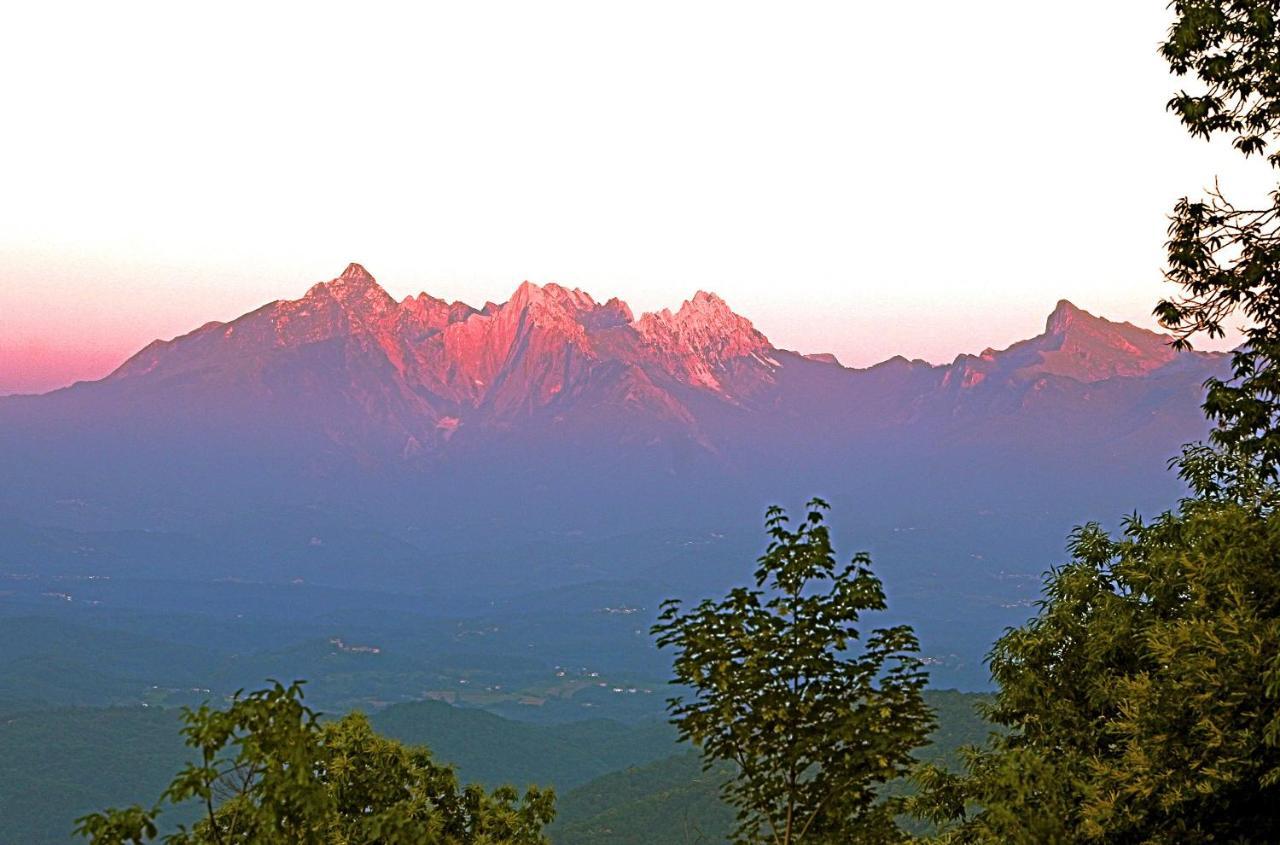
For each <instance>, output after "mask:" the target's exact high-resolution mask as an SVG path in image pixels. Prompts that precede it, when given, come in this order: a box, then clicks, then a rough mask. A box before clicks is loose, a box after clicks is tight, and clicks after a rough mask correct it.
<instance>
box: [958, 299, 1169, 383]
mask: <svg viewBox="0 0 1280 845" xmlns="http://www.w3.org/2000/svg"><path fill="white" fill-rule="evenodd" d="M1170 341H1171V338H1170V337H1169V336H1167V335H1162V334H1158V333H1156V332H1152V331H1148V330H1146V329H1141V328H1138V327H1137V326H1134V325H1133V324H1131V323H1113V322H1112V321H1110V320H1107V319H1105V318H1102V317H1096V316H1094V315H1093V314H1090V313H1089V312H1088V311H1084V310H1082V309H1080V308H1077V307H1076V306H1075V305H1072V304H1071V303H1070V302H1067V301H1066V300H1065V299H1064V300H1062V301H1060V302H1059V303H1058V305H1057V307H1056V308H1054V310H1053V313H1052V314H1050V315H1049V318H1048V320H1047V321H1046V322H1045V330H1044V333H1043V334H1041V335H1038V336H1036V337H1033V338H1031V339H1030V340H1024V341H1021V342H1020V343H1015V344H1014V345H1013V346H1010V347H1009V348H1008V349H1004V350H999V351H997V350H994V349H985V350H983V352H982V354H981V355H978V356H974V355H961V356H959V357H958V358H957V359H956V361H955V363H954V364H952V365H951V367H950V368H949V369H948V371H947V373H946V374H945V375H944V376H943V381H942V384H943V386H950V385H959V386H961V387H962V388H974V387H977V386H978V385H980V384H983V383H984V382H986V381H988V380H991V379H994V380H996V381H999V382H1001V383H1010V382H1015V383H1033V382H1037V381H1038V380H1039V379H1041V378H1042V377H1043V376H1045V375H1053V376H1061V377H1064V378H1069V379H1072V380H1073V381H1077V382H1081V383H1085V384H1089V383H1092V382H1098V381H1104V380H1106V379H1112V378H1125V377H1136V376H1142V375H1146V374H1147V373H1151V372H1154V371H1156V370H1158V369H1160V368H1162V367H1164V366H1166V365H1168V364H1170V363H1172V362H1173V361H1174V360H1175V359H1177V357H1178V353H1177V352H1176V351H1174V349H1173V347H1172V346H1171V345H1170ZM1041 389H1043V386H1042V388H1041Z"/></svg>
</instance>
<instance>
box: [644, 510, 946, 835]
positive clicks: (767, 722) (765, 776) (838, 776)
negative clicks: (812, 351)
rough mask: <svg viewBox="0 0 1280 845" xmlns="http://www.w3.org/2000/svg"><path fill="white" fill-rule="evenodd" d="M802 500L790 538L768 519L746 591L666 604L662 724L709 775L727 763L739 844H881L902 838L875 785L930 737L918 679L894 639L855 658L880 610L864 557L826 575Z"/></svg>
mask: <svg viewBox="0 0 1280 845" xmlns="http://www.w3.org/2000/svg"><path fill="white" fill-rule="evenodd" d="M827 508H828V506H827V504H826V503H825V502H823V501H821V500H819V499H814V500H813V501H811V502H810V503H809V509H808V515H807V517H806V519H805V520H804V522H803V523H802V524H801V525H800V526H799V527H798V528H796V529H795V530H792V529H790V528H789V527H788V525H789V523H788V518H787V515H786V514H785V513H784V512H783V510H782V509H781V508H776V507H775V508H770V509H769V511H768V515H767V518H766V527H767V530H768V533H769V536H770V537H771V542H770V543H769V546H768V549H767V551H766V552H765V554H764V556H763V557H761V558H760V560H759V566H758V568H757V569H756V572H755V588H754V589H749V588H745V587H743V588H738V589H734V590H732V591H731V592H730V593H729V594H728V596H726V597H725V598H724V599H723V600H721V601H718V602H715V601H711V600H705V601H703V602H702V603H700V604H698V605H697V606H696V607H694V608H692V609H690V610H688V611H684V610H683V608H682V606H681V604H680V603H679V602H678V601H668V602H666V603H664V605H663V611H662V613H661V615H660V617H659V622H658V624H657V625H656V626H655V627H654V633H655V634H657V636H658V643H659V645H661V646H663V647H669V648H672V649H673V650H674V651H675V658H674V674H675V679H674V681H673V683H678V684H683V685H685V686H687V687H689V688H691V690H692V693H691V695H690V696H689V697H688V698H686V697H683V696H677V697H675V698H672V699H671V700H670V703H669V704H670V711H671V714H672V721H673V723H674V724H675V725H676V726H677V727H678V729H679V731H680V735H681V737H682V738H684V739H689V740H692V741H693V742H694V743H695V744H696V745H698V746H699V747H701V749H702V751H703V754H704V758H705V760H706V762H707V765H708V766H710V765H713V764H714V763H715V762H717V761H729V762H731V763H733V764H735V765H736V769H735V772H736V775H735V777H733V778H732V779H731V780H730V781H729V782H727V783H726V785H725V798H726V799H727V800H728V801H729V802H730V803H731V804H733V805H734V806H735V807H737V808H738V811H739V814H738V820H739V826H738V830H737V839H738V840H739V841H742V842H758V841H772V842H777V843H782V845H791V843H799V842H832V843H835V842H839V843H845V842H850V841H858V842H882V841H896V840H898V839H899V838H900V837H901V834H900V833H899V831H898V829H897V827H896V825H895V824H894V821H893V817H892V812H891V810H890V808H889V807H888V806H887V805H886V804H885V803H884V802H882V801H880V800H879V795H878V792H877V786H878V785H879V784H881V783H883V782H884V781H886V780H890V779H892V778H894V777H897V776H899V775H901V774H902V773H903V772H904V771H905V770H906V768H907V765H908V762H909V760H910V752H911V751H912V749H914V748H916V747H918V746H920V745H923V744H924V743H925V741H926V736H927V735H928V732H929V730H930V729H931V728H932V726H933V722H932V716H931V714H930V711H929V709H928V707H927V706H926V705H925V703H924V701H923V698H922V696H921V690H922V688H923V687H924V684H925V674H924V672H923V671H922V670H921V664H920V662H919V660H917V659H916V658H915V657H914V653H915V652H916V651H917V650H918V646H917V643H916V638H915V635H914V634H913V633H912V631H911V629H910V628H909V627H906V626H897V627H890V628H881V629H876V630H874V631H872V632H871V634H870V635H869V636H868V637H867V638H866V641H865V644H864V645H863V647H862V648H861V650H860V651H855V650H854V649H853V648H851V646H852V645H853V643H854V641H856V640H857V639H858V638H859V633H858V630H857V628H856V627H855V625H856V623H857V622H858V620H859V617H860V616H861V614H862V613H864V612H866V611H875V610H883V609H884V608H885V596H884V590H883V589H882V587H881V584H880V581H879V579H877V578H876V577H875V576H874V575H873V574H872V572H871V568H870V563H871V562H870V558H869V557H868V556H867V555H865V554H858V555H856V556H854V558H853V560H852V562H851V563H849V564H848V565H846V566H843V567H840V566H838V565H837V563H836V558H835V554H834V552H833V550H832V546H831V538H830V535H829V532H828V529H827V526H826V525H825V524H824V512H825V511H826V510H827Z"/></svg>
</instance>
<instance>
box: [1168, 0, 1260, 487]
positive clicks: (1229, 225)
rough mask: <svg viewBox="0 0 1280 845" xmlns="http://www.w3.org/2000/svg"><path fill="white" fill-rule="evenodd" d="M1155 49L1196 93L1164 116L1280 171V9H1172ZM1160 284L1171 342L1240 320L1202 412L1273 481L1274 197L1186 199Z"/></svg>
mask: <svg viewBox="0 0 1280 845" xmlns="http://www.w3.org/2000/svg"><path fill="white" fill-rule="evenodd" d="M1171 7H1172V9H1173V10H1174V14H1175V20H1174V23H1173V25H1172V26H1171V28H1170V30H1169V35H1168V38H1167V39H1166V40H1165V42H1164V44H1163V45H1162V46H1161V48H1160V52H1161V54H1162V55H1163V56H1164V58H1165V59H1166V60H1167V61H1168V63H1169V66H1170V68H1171V69H1172V70H1173V71H1174V73H1176V74H1178V75H1185V74H1194V76H1195V77H1196V78H1197V80H1198V83H1199V87H1198V89H1197V90H1195V91H1192V92H1188V91H1186V90H1183V91H1180V92H1179V93H1178V94H1177V95H1176V96H1175V97H1173V99H1172V100H1170V101H1169V108H1170V110H1172V111H1173V112H1174V113H1175V114H1177V115H1178V116H1179V118H1181V120H1182V123H1183V125H1184V126H1185V127H1186V128H1187V130H1188V131H1189V132H1190V133H1191V134H1192V135H1195V136H1198V137H1201V138H1205V139H1209V138H1213V137H1215V136H1228V137H1230V138H1231V139H1232V143H1233V145H1234V146H1235V148H1236V149H1237V150H1239V151H1240V152H1241V153H1242V154H1243V155H1245V156H1246V157H1248V156H1263V157H1265V158H1266V160H1267V161H1268V162H1269V163H1270V165H1271V166H1272V167H1273V168H1280V35H1277V31H1278V29H1277V27H1278V26H1280V0H1175V2H1174V3H1172V4H1171ZM1167 253H1168V264H1167V268H1166V270H1165V276H1166V278H1167V279H1168V280H1169V281H1171V282H1173V283H1175V284H1176V285H1178V286H1179V287H1180V288H1181V294H1180V295H1179V296H1175V297H1172V298H1170V299H1168V300H1165V301H1163V302H1161V303H1160V304H1159V305H1158V306H1157V307H1156V315H1157V316H1158V317H1159V318H1160V320H1161V322H1162V323H1163V324H1164V325H1165V326H1167V327H1168V328H1170V329H1172V330H1173V331H1175V332H1176V333H1177V336H1178V339H1179V343H1180V345H1183V346H1185V345H1187V344H1188V343H1189V340H1190V338H1191V336H1192V335H1194V334H1196V333H1198V332H1204V333H1207V334H1208V335H1209V336H1210V337H1222V336H1223V335H1224V333H1225V329H1224V323H1225V322H1226V321H1227V319H1228V318H1230V317H1231V316H1232V315H1236V314H1238V315H1240V316H1242V317H1244V318H1245V319H1246V321H1247V324H1246V327H1245V343H1244V344H1243V345H1242V346H1241V347H1239V348H1238V349H1237V350H1236V352H1235V353H1234V355H1233V360H1232V377H1231V378H1230V379H1229V380H1222V379H1213V380H1211V381H1210V382H1209V383H1208V385H1207V387H1208V394H1207V396H1206V399H1205V405H1204V407H1205V410H1206V412H1207V413H1208V415H1209V417H1210V418H1211V419H1213V420H1215V421H1216V422H1217V423H1218V424H1219V426H1218V429H1217V430H1216V431H1215V432H1214V433H1213V440H1214V442H1215V443H1216V444H1217V445H1219V446H1221V447H1223V448H1226V449H1229V450H1231V451H1234V452H1237V453H1239V454H1242V455H1244V456H1246V457H1248V458H1249V459H1251V460H1253V461H1255V462H1256V464H1257V465H1258V466H1259V467H1262V468H1264V469H1265V470H1266V472H1267V473H1268V474H1269V475H1271V476H1274V472H1275V468H1276V467H1277V466H1280V425H1277V423H1280V366H1278V365H1280V190H1277V191H1273V192H1272V193H1271V194H1270V202H1269V203H1268V204H1264V205H1263V206H1262V207H1259V208H1250V207H1242V206H1240V205H1237V204H1236V203H1235V202H1234V201H1232V200H1231V199H1230V198H1228V197H1227V196H1225V195H1224V193H1223V192H1222V191H1221V190H1220V189H1219V188H1218V187H1217V186H1216V185H1215V187H1214V188H1213V190H1211V191H1209V192H1208V196H1206V197H1203V198H1201V199H1196V200H1192V199H1190V198H1186V197H1184V198H1183V199H1181V200H1180V201H1179V202H1178V203H1177V205H1176V206H1175V208H1174V211H1173V215H1172V218H1171V222H1170V225H1169V241H1168V244H1167Z"/></svg>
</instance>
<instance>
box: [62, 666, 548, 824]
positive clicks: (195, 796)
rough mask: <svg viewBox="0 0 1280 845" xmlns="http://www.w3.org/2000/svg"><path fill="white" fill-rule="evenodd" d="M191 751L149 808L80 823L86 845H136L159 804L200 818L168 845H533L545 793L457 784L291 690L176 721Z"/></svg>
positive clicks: (427, 759) (443, 769) (436, 767)
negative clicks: (194, 757)
mask: <svg viewBox="0 0 1280 845" xmlns="http://www.w3.org/2000/svg"><path fill="white" fill-rule="evenodd" d="M184 720H185V723H186V726H185V727H184V728H183V734H184V736H185V737H186V741H187V744H188V745H189V746H190V747H191V748H193V749H195V750H196V751H197V752H198V753H199V760H198V761H197V762H192V763H189V764H188V766H187V767H186V768H185V769H183V770H182V771H180V772H178V774H177V775H176V776H175V777H174V779H173V782H172V783H171V784H170V786H169V788H168V789H167V790H166V791H165V793H164V794H163V795H162V796H161V799H160V801H159V802H158V803H157V804H156V806H155V807H153V808H151V809H144V808H143V807H141V806H133V807H128V808H125V809H116V808H111V809H108V810H106V811H104V812H101V813H95V814H92V815H89V816H85V817H84V818H82V819H80V820H79V823H78V824H79V826H78V828H77V832H78V833H80V834H81V835H83V836H85V837H87V838H88V839H89V841H90V842H91V843H92V845H126V843H127V844H128V845H141V843H145V842H149V841H152V840H153V839H155V837H156V836H157V821H156V820H157V816H158V815H159V813H160V811H161V806H162V805H163V804H172V805H177V804H183V803H185V802H190V801H195V802H198V803H199V804H200V806H202V807H203V808H204V817H203V818H202V819H201V820H200V821H199V822H198V823H196V824H195V825H194V826H193V827H192V828H191V829H190V830H188V829H185V828H179V829H178V831H177V832H176V833H173V834H171V835H169V836H167V837H165V842H167V843H169V845H250V843H253V845H271V844H272V843H279V845H286V843H288V845H308V843H314V845H410V843H414V845H418V844H419V843H428V844H429V845H431V844H435V843H438V845H498V843H510V845H543V843H545V842H546V841H547V840H546V838H545V837H544V836H543V835H542V827H543V826H544V825H545V824H547V823H549V822H550V821H551V819H552V817H553V815H554V809H553V804H554V796H553V795H552V793H551V792H550V791H544V790H539V789H536V788H532V789H530V790H529V791H527V792H526V793H525V794H524V795H523V796H521V795H519V794H518V793H517V792H516V791H515V790H514V789H511V788H510V787H503V788H500V789H498V790H496V791H494V792H492V793H488V792H486V791H485V790H484V789H482V788H481V787H478V786H465V787H463V786H460V785H459V783H458V780H457V777H456V776H455V774H454V772H453V770H452V768H451V767H449V766H444V765H440V764H437V763H435V762H433V761H432V759H431V755H430V753H429V752H428V751H427V749H425V748H421V747H418V748H415V747H408V746H404V745H401V744H400V743H398V742H395V741H392V740H389V739H385V738H383V737H381V736H378V735H377V734H376V733H374V731H373V729H372V728H371V727H370V725H369V722H368V720H367V719H366V718H365V717H364V716H363V715H361V714H358V713H353V714H350V715H348V716H346V717H344V718H343V719H341V720H339V721H336V722H330V723H324V724H322V723H320V722H319V720H318V718H317V714H316V713H315V712H313V711H312V710H310V709H309V708H308V707H307V706H306V705H305V704H304V703H303V701H302V689H301V686H300V685H299V684H298V683H294V684H292V685H290V686H288V687H286V686H283V685H281V684H279V683H276V684H274V685H273V686H272V687H270V688H268V689H263V690H259V691H256V692H251V693H249V694H248V695H239V694H237V696H236V697H235V698H234V699H233V701H232V702H231V704H230V706H228V707H227V708H226V709H225V710H218V709H214V708H210V707H209V706H208V705H203V706H201V707H200V708H198V709H195V710H187V711H185V714H184Z"/></svg>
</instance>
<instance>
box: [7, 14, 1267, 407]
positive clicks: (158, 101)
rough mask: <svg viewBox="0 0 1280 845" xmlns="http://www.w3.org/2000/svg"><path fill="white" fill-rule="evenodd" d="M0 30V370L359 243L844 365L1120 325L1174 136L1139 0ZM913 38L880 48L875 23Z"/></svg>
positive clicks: (882, 40)
mask: <svg viewBox="0 0 1280 845" xmlns="http://www.w3.org/2000/svg"><path fill="white" fill-rule="evenodd" d="M6 17H8V18H11V20H9V21H8V22H7V26H6V28H7V29H8V30H9V31H10V32H21V33H22V37H21V38H16V39H11V41H10V42H9V43H7V45H6V49H5V50H4V51H0V73H2V74H3V75H4V78H6V79H21V80H23V83H22V84H21V85H9V86H4V87H3V90H0V108H2V109H3V113H4V114H5V115H6V118H7V119H6V124H7V125H8V126H9V127H11V131H9V132H7V133H6V134H5V137H4V140H3V144H4V146H5V154H4V156H3V160H4V162H5V164H4V165H0V166H2V167H4V168H6V169H5V171H4V172H3V173H2V174H0V175H2V176H3V179H2V180H0V190H3V193H4V197H5V200H4V202H3V203H0V392H27V391H42V390H47V389H50V388H53V387H57V386H60V385H63V384H66V383H69V382H71V381H73V380H76V379H82V378H96V377H100V376H102V375H104V374H105V373H106V372H108V371H109V370H110V369H111V368H112V367H113V366H114V365H116V364H118V363H119V362H121V361H123V360H124V358H125V357H127V356H128V355H129V354H131V353H132V352H134V351H136V350H137V349H138V348H140V347H142V346H143V345H145V344H146V343H147V342H149V341H150V340H152V339H154V338H157V337H164V338H167V337H172V336H174V335H177V334H181V333H183V332H186V331H189V330H191V329H193V328H195V327H197V326H199V325H200V324H202V323H204V322H207V321H208V320H213V319H218V320H227V319H231V318H234V317H236V316H238V315H239V314H241V313H244V312H246V311H248V310H251V309H253V308H255V307H257V306H259V305H262V304H263V303H266V302H268V301H271V300H273V299H278V298H292V297H296V296H299V295H301V294H302V293H303V292H304V291H305V290H306V288H307V287H308V286H309V285H310V284H311V283H313V282H315V281H319V280H323V279H327V278H331V277H332V276H334V275H336V274H337V273H339V272H341V270H342V268H343V267H344V266H345V265H346V263H347V262H349V261H359V262H361V263H363V264H364V265H365V266H366V267H368V268H369V270H370V271H371V272H372V273H373V274H374V275H375V276H377V277H378V278H379V280H380V281H381V282H382V283H383V285H384V286H385V287H386V288H387V289H388V290H389V291H390V292H391V293H392V294H393V295H395V296H397V297H401V296H404V295H407V294H409V293H417V292H418V291H420V290H424V289H425V290H427V291H428V292H430V293H432V294H434V295H437V296H442V297H445V298H449V299H463V300H466V301H469V302H472V303H475V304H482V303H483V302H484V301H485V300H486V299H492V300H495V301H498V300H503V299H505V298H507V297H508V296H509V295H510V293H511V292H512V291H513V290H514V288H515V287H516V285H517V284H518V283H519V282H520V281H521V280H523V279H531V280H533V281H537V282H546V281H558V282H560V283H562V284H566V285H570V286H577V287H582V288H583V289H585V290H587V291H589V292H590V293H592V294H593V295H595V296H596V297H597V298H607V297H609V296H615V295H616V296H620V297H622V298H623V299H625V300H627V301H628V302H629V303H631V305H632V307H633V308H634V309H635V310H636V311H637V312H638V311H642V310H651V309H655V308H661V307H664V306H672V307H674V306H676V305H678V304H679V303H680V301H681V300H682V299H684V298H686V297H688V296H689V295H691V294H692V293H693V292H694V291H695V290H697V289H700V288H701V289H707V290H713V291H716V292H717V293H719V294H721V295H722V296H723V297H724V298H725V299H726V300H728V302H729V303H730V305H732V306H733V307H734V308H735V309H736V310H738V311H739V312H740V313H742V314H744V315H745V316H747V317H748V318H750V319H751V320H753V321H754V322H755V323H756V325H757V326H758V327H759V328H760V329H761V330H762V331H764V332H765V334H767V335H768V336H769V337H770V338H771V339H772V340H773V341H774V342H775V343H776V344H778V345H779V346H783V347H788V348H796V349H800V350H802V351H807V352H808V351H815V352H816V351H830V352H835V353H836V354H837V355H838V356H840V358H841V359H842V360H843V361H845V362H846V363H848V364H853V365H866V364H870V363H874V362H876V361H879V360H882V359H884V358H887V357H889V356H891V355H894V354H903V355H907V356H908V357H921V358H925V359H927V360H931V361H935V362H943V361H949V360H951V359H952V358H954V356H955V355H956V354H958V353H960V352H974V351H979V350H981V349H982V348H984V347H986V346H996V347H1000V346H1004V345H1007V344H1008V343H1010V342H1013V341H1015V340H1018V339H1021V338H1025V337H1028V336H1031V335H1033V334H1035V333H1037V332H1038V331H1039V330H1040V329H1041V327H1042V325H1043V321H1044V318H1045V316H1046V315H1047V314H1048V312H1049V311H1050V310H1051V309H1052V308H1053V306H1054V303H1055V302H1056V301H1057V300H1058V299H1059V298H1062V297H1065V298H1068V299H1071V300H1072V301H1074V302H1075V303H1076V304H1077V305H1079V306H1081V307H1083V308H1086V309H1088V310H1091V311H1094V312H1096V313H1100V314H1103V315H1105V316H1108V317H1111V318H1113V319H1125V320H1131V321H1133V322H1135V323H1138V324H1139V325H1147V326H1150V325H1152V322H1151V319H1150V316H1149V315H1150V311H1151V307H1152V305H1153V304H1154V302H1155V301H1156V299H1157V298H1158V297H1159V296H1161V295H1162V293H1165V290H1164V286H1163V285H1162V283H1161V281H1160V267H1161V265H1162V261H1163V252H1162V242H1163V240H1164V227H1165V215H1166V214H1167V213H1168V210H1169V208H1170V207H1171V205H1172V202H1173V201H1174V200H1175V199H1176V198H1177V197H1178V196H1180V195H1181V194H1184V193H1188V192H1195V191H1197V190H1198V189H1199V188H1200V187H1201V186H1202V185H1204V184H1207V183H1209V182H1210V181H1211V180H1212V178H1213V176H1214V175H1215V174H1217V175H1221V176H1222V177H1223V179H1224V184H1225V185H1226V187H1228V188H1229V189H1235V190H1237V191H1243V192H1244V193H1246V194H1252V195H1255V196H1256V195H1260V194H1262V193H1263V192H1264V191H1265V189H1266V186H1267V184H1268V176H1269V174H1267V173H1266V169H1265V167H1263V166H1261V165H1259V166H1257V167H1250V166H1249V165H1242V164H1240V163H1239V162H1237V161H1236V157H1235V156H1234V154H1232V153H1231V152H1230V151H1229V150H1228V149H1225V148H1221V147H1210V146H1206V145H1204V144H1202V143H1199V142H1195V141H1192V140H1190V139H1188V138H1187V137H1185V135H1184V133H1183V131H1182V130H1181V129H1180V127H1179V126H1178V125H1177V122H1176V121H1175V120H1174V119H1173V118H1172V117H1170V116H1169V115H1168V114H1167V113H1165V111H1164V103H1165V101H1166V100H1167V99H1168V98H1169V96H1170V94H1171V93H1172V92H1173V91H1174V90H1175V89H1176V88H1177V86H1178V84H1179V83H1178V82H1177V81H1176V80H1172V79H1170V78H1169V77H1168V76H1167V74H1166V72H1165V68H1164V66H1163V64H1162V63H1161V61H1160V60H1159V58H1158V57H1157V56H1156V55H1155V47H1156V44H1157V43H1158V41H1159V39H1160V38H1161V35H1162V34H1163V31H1164V28H1165V26H1166V24H1167V18H1168V13H1167V11H1166V10H1165V9H1164V7H1163V4H1162V3H1159V2H1152V3H1119V4H1118V3H1115V2H1114V0H1082V2H1079V3H1075V4H1069V5H1065V6H1064V5H1062V4H1028V3H1025V2H1021V0H975V1H974V2H972V3H964V4H955V3H946V2H942V0H936V2H926V3H924V4H923V5H922V4H876V5H875V6H871V7H867V6H865V4H861V5H860V4H848V3H829V4H827V3H813V4H789V5H787V6H786V7H781V6H778V7H774V6H758V7H757V6H751V5H747V4H740V3H733V4H715V3H706V4H688V3H683V2H681V3H675V2H651V3H645V4H643V5H637V6H618V5H615V4H602V3H598V2H548V3H546V4H528V3H509V4H508V3H495V4H485V5H484V6H480V5H473V4H433V3H424V4H415V5H413V6H399V5H391V4H379V3H370V4H361V5H360V6H359V7H356V6H353V5H350V4H344V5H334V6H327V5H325V4H322V3H320V4H317V3H310V4H305V5H297V6H289V5H287V4H283V5H279V6H277V5H274V4H272V5H270V6H263V5H262V4H248V3H244V4H241V3H237V2H230V3H226V4H219V5H218V6H217V7H209V9H207V10H206V9H202V10H198V9H196V8H195V7H189V6H184V5H183V4H174V3H124V4H100V3H97V4H95V3H83V4H77V3H71V4H34V3H33V4H23V5H22V6H21V7H19V8H17V9H16V10H14V11H12V12H9V13H6ZM907 33H909V34H910V38H904V37H903V36H904V34H907Z"/></svg>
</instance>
